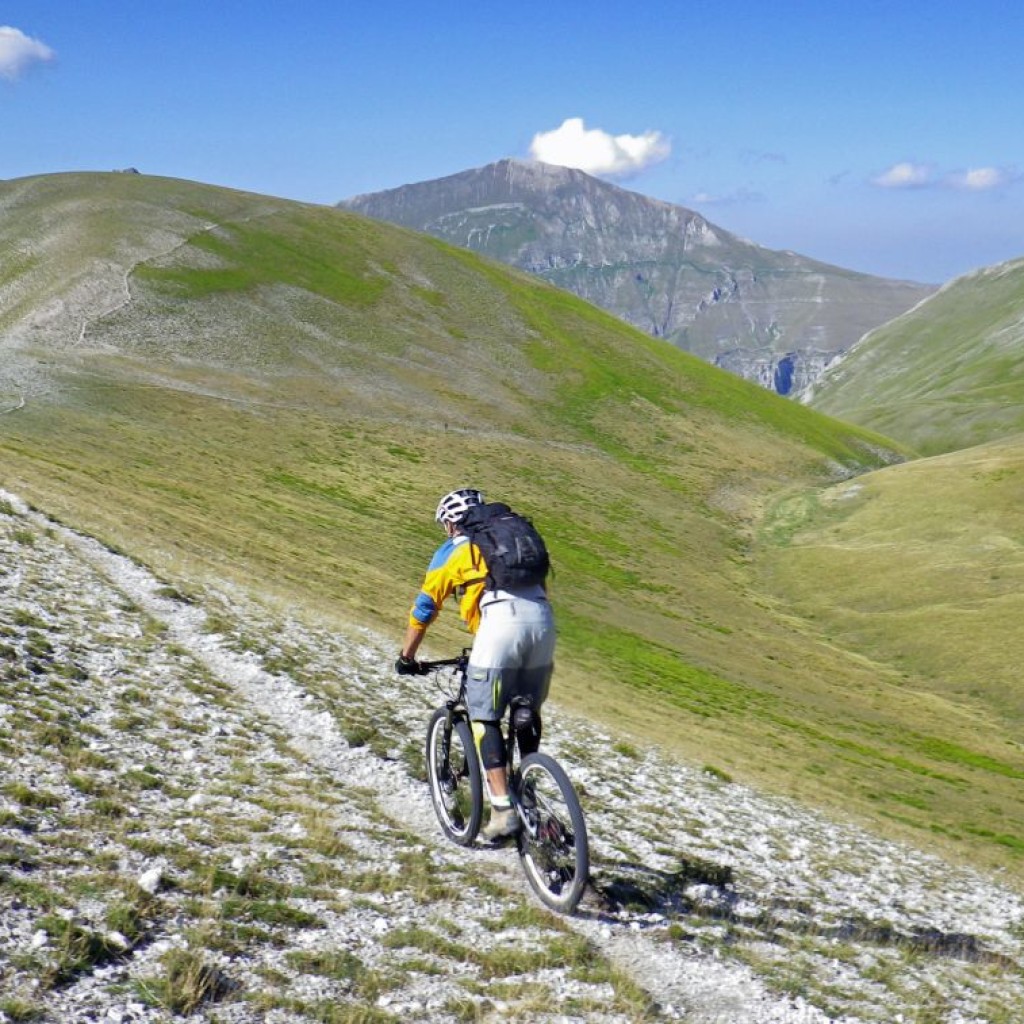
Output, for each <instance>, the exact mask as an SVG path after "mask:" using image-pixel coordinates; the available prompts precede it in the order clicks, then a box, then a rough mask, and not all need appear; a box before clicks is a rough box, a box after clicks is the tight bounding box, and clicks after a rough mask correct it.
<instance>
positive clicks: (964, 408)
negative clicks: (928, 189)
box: [802, 259, 1024, 455]
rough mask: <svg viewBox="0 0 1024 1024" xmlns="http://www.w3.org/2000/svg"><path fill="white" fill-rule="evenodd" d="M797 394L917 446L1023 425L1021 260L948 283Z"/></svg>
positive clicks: (971, 441) (982, 438)
mask: <svg viewBox="0 0 1024 1024" xmlns="http://www.w3.org/2000/svg"><path fill="white" fill-rule="evenodd" d="M802 399H803V400H804V401H805V402H807V404H809V405H811V406H813V407H814V408H815V409H818V410H820V411H821V412H825V413H828V414H829V415H831V416H837V417H839V418H841V419H845V420H848V421H849V422H851V423H859V424H861V425H862V426H866V427H869V428H870V429H872V430H878V431H881V432H883V433H885V434H887V435H888V436H889V437H893V438H896V439H897V440H899V441H901V442H903V443H904V444H906V445H909V446H911V447H912V448H914V449H915V450H916V451H918V452H920V453H922V454H925V455H935V454H938V453H941V452H950V451H955V450H957V449H959V448H969V447H971V446H973V445H977V444H983V443H985V442H987V441H993V440H997V439H999V438H1005V437H1011V436H1013V435H1015V434H1017V435H1020V434H1024V259H1016V260H1009V261H1007V262H1006V263H999V264H996V265H995V266H991V267H985V268H983V269H981V270H976V271H974V272H972V273H970V274H965V275H964V276H963V277H958V278H957V279H956V280H955V281H951V282H949V284H947V285H945V286H944V287H943V288H942V289H941V290H940V291H938V292H937V293H936V294H935V295H933V296H932V297H931V298H929V299H928V301H927V302H922V303H921V304H920V306H917V307H915V308H914V309H912V310H910V311H909V312H908V313H906V314H905V315H904V316H901V317H898V318H897V319H895V320H893V321H891V322H889V323H886V324H883V325H882V326H881V327H879V328H878V329H877V330H875V331H872V332H871V333H870V334H869V335H867V336H866V337H865V338H864V339H863V340H862V341H861V342H860V343H859V344H858V345H857V346H856V347H855V348H854V349H853V350H852V351H850V352H849V353H848V354H847V355H846V356H845V357H844V358H843V359H842V360H840V361H838V362H837V363H836V364H835V365H834V366H833V367H832V368H831V369H830V370H829V372H828V373H826V374H825V375H824V376H823V377H822V378H821V379H820V380H819V381H818V382H817V383H816V384H815V386H814V387H813V388H811V389H809V390H808V391H807V392H806V393H805V394H804V395H803V396H802Z"/></svg>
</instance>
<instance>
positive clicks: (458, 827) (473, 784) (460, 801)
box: [426, 708, 484, 846]
mask: <svg viewBox="0 0 1024 1024" xmlns="http://www.w3.org/2000/svg"><path fill="white" fill-rule="evenodd" d="M448 714H449V713H448V712H447V711H446V710H445V709H444V708H439V709H438V710H437V711H435V712H434V715H433V717H432V718H431V719H430V725H429V726H428V727H427V751H426V753H427V781H428V782H429V784H430V799H431V801H432V802H433V804H434V813H435V814H436V815H437V820H438V821H439V822H440V824H441V829H442V830H443V832H444V834H445V835H446V836H447V837H448V838H449V839H450V840H451V841H452V842H453V843H458V845H459V846H472V844H473V842H474V840H475V839H476V836H477V833H478V832H479V831H480V822H481V820H482V819H483V813H484V794H483V782H482V776H481V773H480V759H479V757H478V756H477V752H476V745H475V743H474V742H473V732H472V730H471V728H470V726H469V723H468V722H467V721H466V720H465V719H464V718H455V719H454V720H452V722H451V733H450V735H449V738H448V741H447V745H446V741H445V733H446V722H447V720H448ZM446 746H447V749H446Z"/></svg>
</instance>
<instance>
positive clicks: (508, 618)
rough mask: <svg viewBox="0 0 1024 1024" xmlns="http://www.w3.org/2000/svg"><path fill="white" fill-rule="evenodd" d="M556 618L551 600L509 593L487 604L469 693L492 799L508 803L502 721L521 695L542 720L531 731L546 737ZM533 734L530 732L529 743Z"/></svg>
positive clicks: (537, 737) (471, 662)
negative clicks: (543, 724) (543, 713)
mask: <svg viewBox="0 0 1024 1024" xmlns="http://www.w3.org/2000/svg"><path fill="white" fill-rule="evenodd" d="M554 645H555V631H554V623H553V621H552V617H551V610H550V606H549V605H548V603H547V602H546V601H535V600H523V599H519V598H512V597H509V598H508V599H503V600H499V601H495V602H493V603H491V604H488V605H486V606H485V607H484V614H483V619H482V622H481V625H480V630H479V632H478V633H477V635H476V639H475V641H474V644H473V650H472V652H471V653H470V657H469V673H468V676H467V687H466V696H467V703H468V706H469V714H470V718H471V719H472V720H473V731H474V735H475V736H476V737H477V743H478V750H479V753H480V759H481V761H482V762H483V765H484V768H485V769H486V772H487V781H488V788H489V789H490V792H491V797H492V803H494V804H495V805H496V806H500V807H502V808H504V806H505V805H506V804H507V802H508V796H507V784H506V778H505V748H504V741H503V739H502V736H501V731H500V727H499V725H498V723H499V722H500V721H501V718H502V717H503V715H504V713H505V709H506V708H507V707H508V703H509V701H510V700H511V699H512V698H513V697H515V696H523V697H527V698H529V699H530V701H531V703H532V704H533V707H534V711H535V713H536V722H535V723H531V725H532V728H531V729H530V732H531V733H532V734H534V735H533V741H534V744H537V743H539V741H540V728H539V727H540V715H539V711H540V706H541V704H543V702H544V700H545V698H546V697H547V694H548V687H549V685H550V680H551V673H552V670H553V658H554ZM530 742H531V738H530V737H529V736H527V737H526V743H527V747H529V745H530Z"/></svg>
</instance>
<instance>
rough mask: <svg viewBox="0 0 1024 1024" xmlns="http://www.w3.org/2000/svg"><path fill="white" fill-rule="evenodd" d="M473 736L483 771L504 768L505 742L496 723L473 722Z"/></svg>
mask: <svg viewBox="0 0 1024 1024" xmlns="http://www.w3.org/2000/svg"><path fill="white" fill-rule="evenodd" d="M473 734H474V735H475V736H476V745H477V749H478V750H479V751H480V760H481V761H483V764H484V769H485V770H486V771H490V770H491V769H492V768H504V767H505V741H504V739H503V737H502V735H501V727H500V726H499V725H498V723H497V722H474V723H473Z"/></svg>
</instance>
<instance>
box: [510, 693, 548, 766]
mask: <svg viewBox="0 0 1024 1024" xmlns="http://www.w3.org/2000/svg"><path fill="white" fill-rule="evenodd" d="M541 728H542V726H541V720H540V712H539V711H536V710H534V709H533V708H532V707H530V706H527V705H520V706H519V707H517V708H514V709H513V711H512V729H513V731H514V732H515V734H516V743H517V744H518V745H519V756H520V757H526V755H527V754H533V753H536V751H537V749H538V748H539V747H540V735H541Z"/></svg>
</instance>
